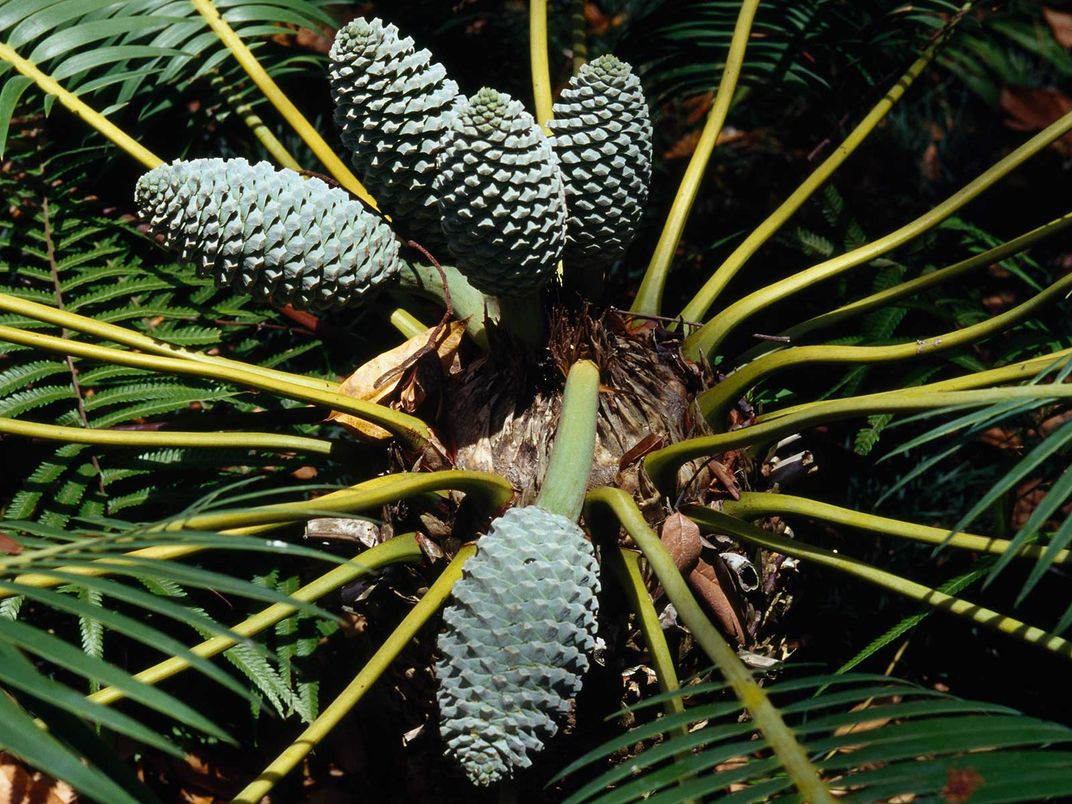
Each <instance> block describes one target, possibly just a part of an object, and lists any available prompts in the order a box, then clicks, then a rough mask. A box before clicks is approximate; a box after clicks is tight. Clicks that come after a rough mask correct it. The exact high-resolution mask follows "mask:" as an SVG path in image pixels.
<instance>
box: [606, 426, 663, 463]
mask: <svg viewBox="0 0 1072 804" xmlns="http://www.w3.org/2000/svg"><path fill="white" fill-rule="evenodd" d="M665 445H666V439H665V438H664V437H663V436H661V435H656V434H655V433H648V434H647V435H646V436H644V437H643V438H642V439H640V441H638V442H637V443H636V444H634V445H633V446H631V447H630V448H629V449H627V450H626V451H625V452H624V453H622V457H621V460H619V461H618V471H619V472H621V471H622V470H623V469H625V467H627V466H631V465H632V464H634V463H636V462H637V461H639V460H640V459H641V458H643V457H644V456H645V455H647V454H648V453H649V452H654V451H655V450H657V449H659V448H660V447H663V446H665Z"/></svg>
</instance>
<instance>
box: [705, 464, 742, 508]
mask: <svg viewBox="0 0 1072 804" xmlns="http://www.w3.org/2000/svg"><path fill="white" fill-rule="evenodd" d="M707 465H708V467H710V469H711V473H712V474H713V475H714V476H715V478H716V479H717V480H718V482H719V484H720V485H721V486H722V488H723V489H725V490H726V492H727V493H728V494H729V495H730V496H731V497H732V498H733V499H735V500H739V499H741V487H740V486H739V485H738V483H737V478H735V477H734V476H733V472H731V471H730V470H729V469H727V468H726V466H725V464H723V463H722V462H721V461H710V462H708V464H707Z"/></svg>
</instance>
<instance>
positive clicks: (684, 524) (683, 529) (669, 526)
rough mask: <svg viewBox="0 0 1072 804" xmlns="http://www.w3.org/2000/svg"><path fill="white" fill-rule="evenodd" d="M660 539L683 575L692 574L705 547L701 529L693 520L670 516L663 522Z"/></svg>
mask: <svg viewBox="0 0 1072 804" xmlns="http://www.w3.org/2000/svg"><path fill="white" fill-rule="evenodd" d="M659 539H660V540H661V541H662V543H663V546H664V547H665V548H666V549H667V550H668V551H669V553H670V555H671V556H673V559H674V565H675V566H676V567H677V569H678V572H680V573H681V574H683V575H684V574H685V573H688V572H690V571H691V570H692V569H693V568H694V567H695V566H696V562H698V561H699V560H700V550H701V549H702V547H703V543H702V542H701V541H700V527H699V525H697V524H696V523H695V522H693V521H692V520H691V519H689V518H687V517H685V516H682V515H681V514H679V513H673V514H670V516H668V517H667V518H666V521H665V522H663V528H662V531H661V532H660V534H659Z"/></svg>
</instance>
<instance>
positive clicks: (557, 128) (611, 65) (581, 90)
mask: <svg viewBox="0 0 1072 804" xmlns="http://www.w3.org/2000/svg"><path fill="white" fill-rule="evenodd" d="M550 125H551V130H552V132H553V133H554V143H555V153H556V154H557V155H558V158H559V162H560V163H561V166H562V175H563V177H564V179H565V182H566V204H567V206H568V207H569V226H568V229H567V242H566V254H565V258H566V260H567V262H568V263H569V264H575V265H582V266H599V265H607V264H609V263H611V262H613V261H614V260H616V259H618V258H619V257H620V256H621V255H622V254H623V253H624V252H625V250H626V248H627V247H628V246H629V243H630V242H631V241H632V239H633V235H634V234H635V233H636V229H637V226H638V225H639V224H640V219H641V217H642V215H643V213H644V205H645V204H646V203H647V200H648V184H649V182H650V181H651V147H652V146H651V141H652V128H651V117H650V115H649V113H648V104H647V101H646V100H645V99H644V92H643V89H642V88H641V86H640V81H639V79H637V77H636V75H634V74H633V70H632V68H631V67H630V66H629V65H628V64H626V63H625V62H623V61H620V60H619V59H617V58H615V57H614V56H600V57H599V58H597V59H594V60H593V61H591V62H589V63H588V64H586V65H584V66H583V67H582V68H581V70H580V73H579V74H578V75H576V76H574V77H573V78H572V79H570V82H569V84H568V85H567V86H566V88H565V89H563V90H562V94H561V95H560V96H559V99H558V102H557V103H556V104H555V106H554V119H553V120H552V121H551V124H550Z"/></svg>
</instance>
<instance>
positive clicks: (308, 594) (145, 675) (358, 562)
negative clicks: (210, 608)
mask: <svg viewBox="0 0 1072 804" xmlns="http://www.w3.org/2000/svg"><path fill="white" fill-rule="evenodd" d="M423 556H424V553H423V552H422V551H421V548H420V545H418V544H417V540H416V538H414V535H413V534H412V533H407V534H404V535H401V536H395V537H394V538H393V539H390V540H389V541H386V542H384V543H383V544H378V545H376V546H375V547H373V548H371V549H369V550H367V551H365V552H364V553H361V554H360V555H357V556H355V557H354V558H352V559H350V560H349V561H347V562H346V563H345V564H341V565H339V566H337V567H335V568H333V569H331V570H328V571H327V572H326V573H324V574H323V575H321V576H320V577H319V578H317V579H316V580H314V581H312V582H310V583H308V584H306V585H305V586H303V587H301V588H300V589H296V590H295V591H294V592H293V593H292V594H291V595H290V597H291V599H292V600H294V601H296V602H297V603H311V602H313V601H315V600H319V599H320V598H321V597H323V596H324V595H326V594H327V593H328V592H331V591H333V590H335V589H338V588H339V587H341V586H344V585H345V584H348V583H350V582H351V581H354V580H356V579H358V578H360V577H361V576H363V575H367V574H368V573H370V572H372V571H373V570H376V569H379V568H380V567H384V566H387V565H388V564H398V563H401V562H408V561H419V560H420V559H421V558H422V557H423ZM298 608H299V607H298V606H297V605H295V604H292V603H273V604H272V605H271V606H269V607H268V608H266V609H263V610H262V611H259V612H257V613H256V614H254V615H252V616H250V617H247V618H246V619H244V620H243V621H242V622H240V623H238V624H237V625H235V626H234V627H232V628H231V629H230V630H231V633H232V634H235V635H236V636H240V637H247V638H248V637H252V636H255V635H257V634H259V633H261V632H262V631H264V630H266V629H268V628H271V627H272V626H273V625H275V624H276V623H278V622H281V621H282V620H285V619H286V618H287V617H290V616H291V615H292V614H294V613H295V612H296V611H298ZM236 644H237V640H236V639H234V638H233V637H231V636H223V635H221V636H215V637H212V638H211V639H206V640H205V641H204V642H202V643H200V644H199V645H195V646H193V647H192V648H190V653H192V654H194V655H195V656H200V657H201V658H204V659H208V658H211V657H213V656H216V655H217V654H220V653H223V652H224V651H225V650H227V649H228V648H232V647H234V646H235V645H236ZM189 667H190V661H189V660H188V659H186V658H182V657H174V656H173V657H171V658H170V659H165V660H164V661H162V662H160V663H158V664H155V665H153V666H152V667H148V668H146V669H145V670H142V671H141V672H140V673H135V674H134V678H135V679H137V680H138V681H140V682H142V683H143V684H149V685H150V686H155V685H157V684H159V683H160V682H161V681H165V680H167V679H169V678H171V677H172V676H174V675H177V674H179V673H181V672H182V671H183V670H187V669H189ZM86 697H87V698H88V699H89V700H91V701H93V702H95V703H99V704H102V705H104V706H109V705H111V704H113V703H115V702H116V701H121V700H123V699H124V698H125V697H126V693H124V692H123V691H122V690H120V689H117V688H115V687H105V688H104V689H102V690H99V691H98V692H95V693H93V694H92V695H87V696H86Z"/></svg>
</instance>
